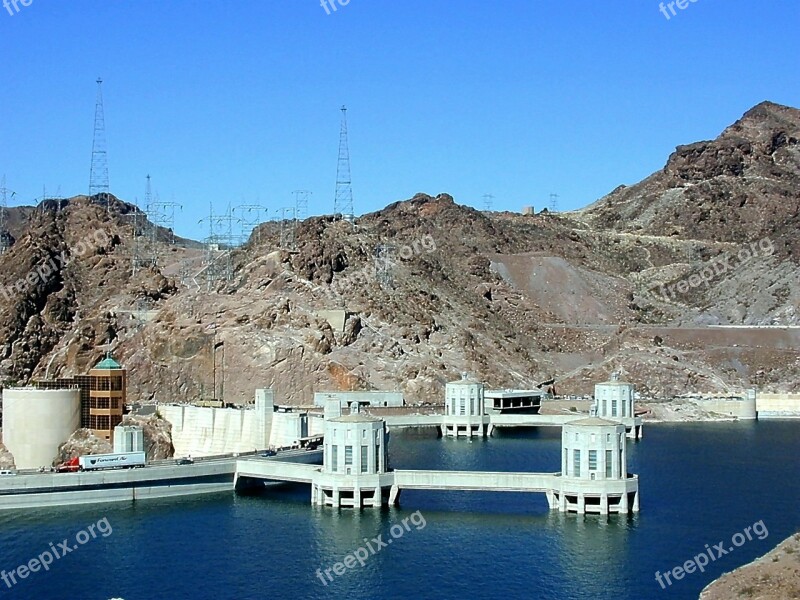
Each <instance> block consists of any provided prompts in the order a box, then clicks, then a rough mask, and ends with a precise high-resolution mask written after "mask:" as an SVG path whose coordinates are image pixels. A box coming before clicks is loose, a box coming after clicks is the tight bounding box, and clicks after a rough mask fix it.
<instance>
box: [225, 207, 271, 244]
mask: <svg viewBox="0 0 800 600" xmlns="http://www.w3.org/2000/svg"><path fill="white" fill-rule="evenodd" d="M233 212H234V214H238V215H239V218H238V219H237V222H238V223H239V225H240V227H241V229H240V232H241V233H240V235H239V240H240V241H239V243H240V245H244V244H246V243H247V240H248V239H249V238H250V236H251V235H252V234H253V232H254V231H255V232H256V239H255V243H256V245H260V244H261V229H260V228H259V227H258V226H259V225H260V224H261V223H263V222H264V221H266V220H267V213H268V211H267V207H266V206H261V205H260V204H242V205H240V206H236V207H234V209H233ZM262 214H263V215H264V216H263V218H262V216H261V215H262Z"/></svg>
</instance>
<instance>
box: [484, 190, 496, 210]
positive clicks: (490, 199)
mask: <svg viewBox="0 0 800 600" xmlns="http://www.w3.org/2000/svg"><path fill="white" fill-rule="evenodd" d="M493 203H494V196H492V195H491V194H484V195H483V210H485V211H486V212H491V210H492V205H493Z"/></svg>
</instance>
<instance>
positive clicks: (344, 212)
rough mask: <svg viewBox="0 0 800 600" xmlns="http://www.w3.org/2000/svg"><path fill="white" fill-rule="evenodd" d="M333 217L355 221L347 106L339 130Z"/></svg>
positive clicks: (343, 110)
mask: <svg viewBox="0 0 800 600" xmlns="http://www.w3.org/2000/svg"><path fill="white" fill-rule="evenodd" d="M333 218H334V219H344V220H345V221H350V222H351V223H352V222H353V219H354V215H353V186H352V181H351V180H350V148H349V146H348V143H347V107H346V106H342V127H341V130H340V132H339V162H338V165H337V167H336V196H335V197H334V199H333Z"/></svg>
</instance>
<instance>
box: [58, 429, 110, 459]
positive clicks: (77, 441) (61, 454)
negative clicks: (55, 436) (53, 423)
mask: <svg viewBox="0 0 800 600" xmlns="http://www.w3.org/2000/svg"><path fill="white" fill-rule="evenodd" d="M112 450H113V448H112V447H111V444H110V443H109V442H108V441H107V440H104V439H102V438H99V437H97V436H96V435H94V434H93V433H92V432H91V430H89V429H78V430H77V431H76V432H75V433H73V434H72V435H71V436H69V439H68V440H67V441H66V442H64V443H63V444H61V446H59V448H58V456H56V457H55V459H54V460H53V465H52V466H54V467H57V466H58V465H60V464H63V463H65V462H67V461H68V460H71V459H73V458H75V457H77V456H87V455H93V454H109V453H110V452H112Z"/></svg>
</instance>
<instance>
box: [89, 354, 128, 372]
mask: <svg viewBox="0 0 800 600" xmlns="http://www.w3.org/2000/svg"><path fill="white" fill-rule="evenodd" d="M121 368H122V366H121V365H120V364H119V363H118V362H117V361H115V360H114V359H113V358H111V355H108V356H106V357H105V358H104V359H103V360H101V361H100V362H99V363H97V365H96V366H95V369H121Z"/></svg>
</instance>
